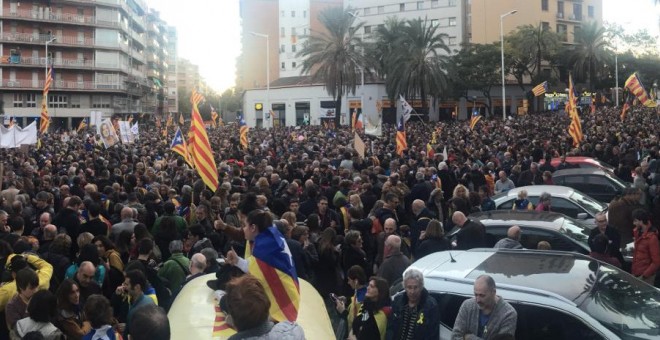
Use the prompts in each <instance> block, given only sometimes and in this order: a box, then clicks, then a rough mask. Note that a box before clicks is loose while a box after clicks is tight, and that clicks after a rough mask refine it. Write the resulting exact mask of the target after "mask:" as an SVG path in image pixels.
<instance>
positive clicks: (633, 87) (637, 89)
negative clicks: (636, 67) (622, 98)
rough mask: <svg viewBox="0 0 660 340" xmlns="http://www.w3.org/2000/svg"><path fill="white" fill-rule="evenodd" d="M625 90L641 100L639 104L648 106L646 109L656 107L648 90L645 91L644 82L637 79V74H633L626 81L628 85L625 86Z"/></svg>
mask: <svg viewBox="0 0 660 340" xmlns="http://www.w3.org/2000/svg"><path fill="white" fill-rule="evenodd" d="M624 88H626V89H628V90H630V92H632V94H634V95H635V98H636V99H637V100H639V102H640V103H641V104H642V105H644V106H646V107H655V106H656V103H655V102H654V101H653V100H651V98H649V95H648V94H647V93H646V90H644V86H643V85H642V81H641V80H639V77H637V73H633V74H632V75H631V76H630V77H628V79H627V80H626V83H625V85H624Z"/></svg>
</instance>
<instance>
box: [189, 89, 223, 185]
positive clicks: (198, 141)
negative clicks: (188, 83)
mask: <svg viewBox="0 0 660 340" xmlns="http://www.w3.org/2000/svg"><path fill="white" fill-rule="evenodd" d="M203 98H204V97H203V96H202V95H201V94H199V93H197V91H196V90H194V89H193V92H192V95H191V98H190V100H191V101H192V104H193V106H192V113H191V114H190V133H191V134H192V159H193V164H194V165H195V169H196V170H197V173H198V174H199V176H200V177H201V178H202V181H204V184H206V186H207V187H209V189H211V192H215V191H216V190H217V189H218V168H217V166H216V164H215V159H214V158H213V152H212V150H211V143H210V142H209V136H208V135H207V134H206V128H205V127H204V120H202V115H200V114H199V109H198V108H197V105H198V104H199V103H200V102H201V101H202V99H203Z"/></svg>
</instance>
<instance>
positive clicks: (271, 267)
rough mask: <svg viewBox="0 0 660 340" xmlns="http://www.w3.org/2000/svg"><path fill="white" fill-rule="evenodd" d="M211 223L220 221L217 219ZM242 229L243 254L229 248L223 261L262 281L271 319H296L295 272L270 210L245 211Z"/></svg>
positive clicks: (297, 308)
mask: <svg viewBox="0 0 660 340" xmlns="http://www.w3.org/2000/svg"><path fill="white" fill-rule="evenodd" d="M215 224H216V225H217V224H224V222H222V221H221V220H217V221H216V222H215ZM220 227H221V226H220ZM216 228H218V226H216ZM243 233H244V234H245V239H246V240H247V244H246V249H245V258H244V259H243V258H241V257H239V256H238V255H237V254H236V252H235V251H234V250H233V249H232V250H230V251H229V252H228V253H227V258H226V263H228V264H230V265H233V266H236V267H238V268H240V269H241V270H242V271H243V272H245V273H250V274H252V275H254V276H255V277H256V278H257V279H258V280H259V281H260V282H261V283H262V284H263V286H264V288H265V290H266V295H267V296H268V299H269V300H270V302H271V305H270V312H269V313H270V316H271V318H272V319H273V320H275V321H276V322H281V321H291V322H293V321H296V319H297V318H298V311H299V306H300V286H299V283H298V275H297V273H296V268H295V266H294V264H293V259H292V258H291V251H290V250H289V246H288V245H287V243H286V241H285V239H284V236H282V234H281V233H280V232H279V231H278V230H277V227H275V226H274V225H273V218H272V217H271V215H270V213H269V212H267V211H263V210H260V209H257V210H253V211H251V212H250V213H248V215H247V217H246V218H245V219H243Z"/></svg>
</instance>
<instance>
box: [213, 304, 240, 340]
mask: <svg viewBox="0 0 660 340" xmlns="http://www.w3.org/2000/svg"><path fill="white" fill-rule="evenodd" d="M214 305H215V320H213V337H216V338H221V339H228V338H229V337H230V336H232V335H234V334H236V330H235V329H233V328H231V327H230V326H229V324H227V315H226V314H225V312H224V311H223V310H222V309H221V308H220V304H219V302H218V301H215V302H214Z"/></svg>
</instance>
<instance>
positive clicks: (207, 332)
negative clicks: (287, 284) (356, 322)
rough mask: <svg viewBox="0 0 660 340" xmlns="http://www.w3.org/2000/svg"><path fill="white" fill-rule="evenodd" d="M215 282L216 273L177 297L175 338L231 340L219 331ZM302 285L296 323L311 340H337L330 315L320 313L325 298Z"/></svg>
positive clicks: (302, 282) (170, 315)
mask: <svg viewBox="0 0 660 340" xmlns="http://www.w3.org/2000/svg"><path fill="white" fill-rule="evenodd" d="M215 279H216V277H215V274H208V275H204V276H200V277H198V278H196V279H194V280H192V281H190V282H189V283H187V284H186V285H185V286H184V287H183V289H182V290H181V292H180V293H179V294H178V295H177V297H176V299H175V300H174V303H172V307H171V308H170V311H169V312H168V314H167V316H168V318H169V319H170V330H171V332H172V337H171V338H172V339H195V340H197V339H199V340H205V339H209V340H210V339H214V340H216V339H220V340H221V339H227V337H228V336H224V335H223V333H222V332H219V331H218V330H216V329H215V328H216V325H215V323H216V309H215V307H216V306H217V305H218V300H217V297H216V294H215V292H214V291H213V290H211V288H209V287H208V286H207V285H206V282H207V281H209V280H215ZM298 283H299V284H300V307H299V310H298V320H296V322H297V323H298V324H300V326H301V327H302V328H303V330H304V331H305V336H306V337H307V338H308V339H321V340H334V339H335V333H334V330H333V329H332V324H331V322H330V317H329V316H328V313H325V309H323V313H319V306H325V303H324V302H323V299H322V298H321V295H319V293H318V292H317V291H316V289H315V288H314V287H313V286H312V285H311V284H309V283H308V282H307V281H305V280H302V279H300V280H298ZM321 308H323V307H321ZM216 333H217V334H216Z"/></svg>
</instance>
